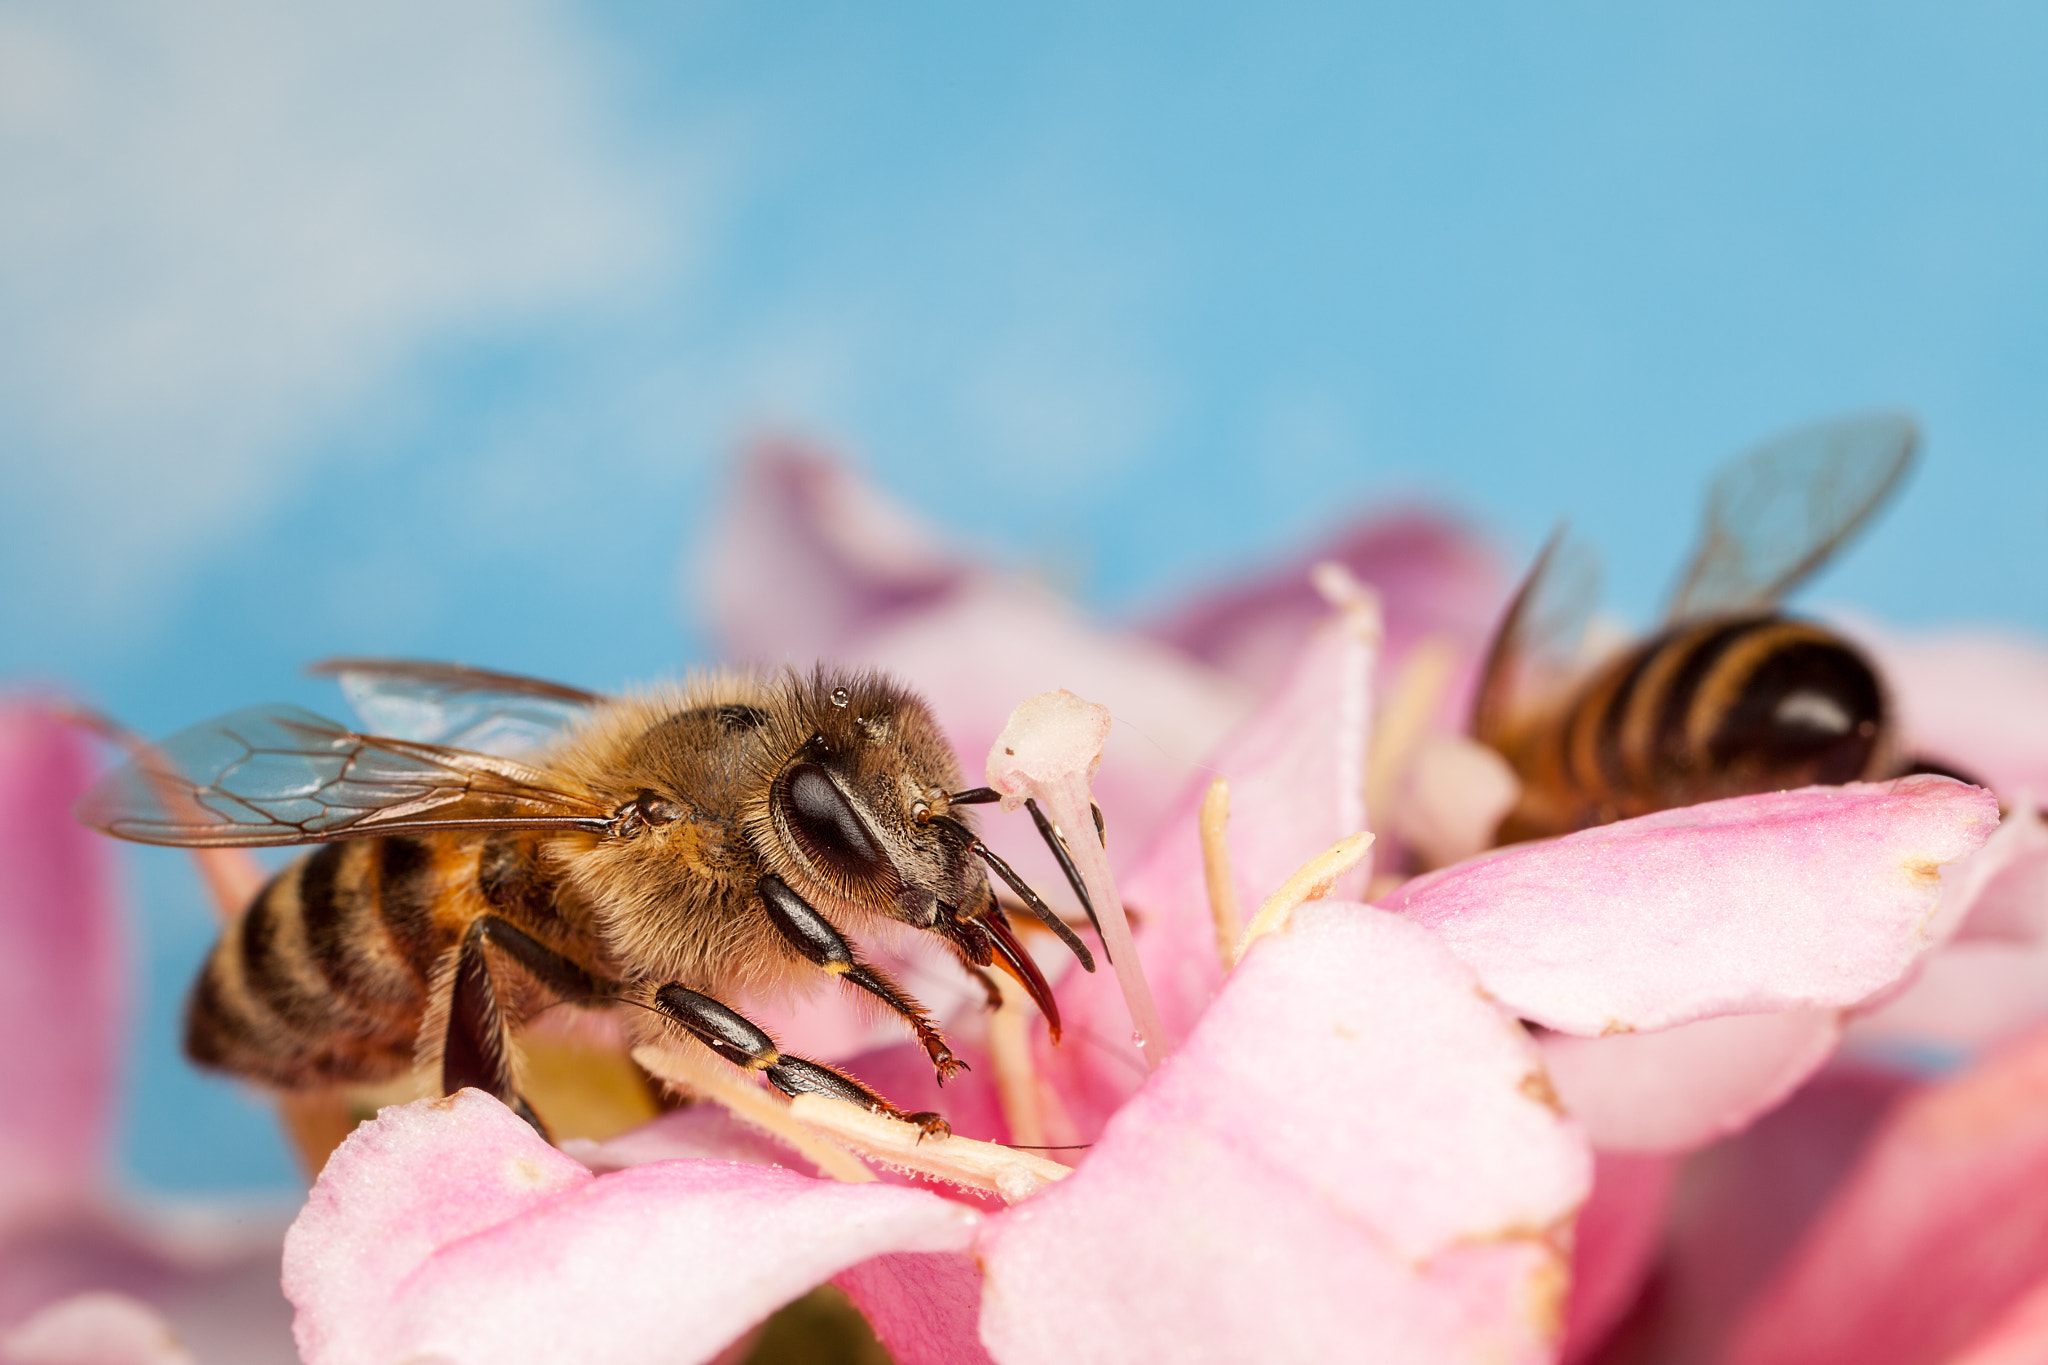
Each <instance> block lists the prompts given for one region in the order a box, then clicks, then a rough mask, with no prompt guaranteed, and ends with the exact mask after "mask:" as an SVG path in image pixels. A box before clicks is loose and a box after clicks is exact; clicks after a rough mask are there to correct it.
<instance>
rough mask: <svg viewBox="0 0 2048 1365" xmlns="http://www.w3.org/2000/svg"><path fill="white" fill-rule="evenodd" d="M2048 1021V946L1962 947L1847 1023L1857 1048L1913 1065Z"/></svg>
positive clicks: (1946, 950)
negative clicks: (1902, 988) (1881, 1002)
mask: <svg viewBox="0 0 2048 1365" xmlns="http://www.w3.org/2000/svg"><path fill="white" fill-rule="evenodd" d="M2044 1022H2048V943H2033V944H2014V943H2000V942H1988V941H1985V942H1963V943H1950V944H1947V945H1945V946H1944V947H1943V948H1942V950H1941V951H1940V952H1938V953H1934V954H1932V955H1930V956H1929V957H1928V958H1927V959H1926V960H1925V961H1924V962H1922V963H1921V964H1920V968H1919V971H1918V973H1917V974H1916V975H1915V976H1914V977H1913V979H1912V981H1911V983H1910V984H1908V985H1907V986H1906V988H1905V989H1904V990H1902V991H1900V992H1899V993H1898V994H1897V995H1894V996H1890V997H1888V998H1887V999H1886V1000H1885V1001H1884V1003H1883V1004H1882V1005H1880V1006H1879V1007H1878V1008H1876V1009H1874V1010H1872V1011H1871V1012H1870V1013H1868V1014H1857V1015H1855V1016H1853V1017H1852V1018H1851V1021H1850V1024H1849V1046H1850V1047H1851V1049H1853V1050H1855V1051H1858V1052H1862V1053H1869V1054H1874V1055H1877V1056H1890V1057H1899V1056H1901V1055H1903V1056H1904V1058H1905V1059H1906V1060H1907V1061H1908V1062H1914V1061H1922V1062H1924V1061H1928V1060H1932V1061H1934V1062H1936V1063H1939V1064H1947V1063H1951V1062H1953V1061H1955V1060H1956V1059H1957V1058H1958V1057H1959V1056H1966V1055H1968V1054H1970V1053H1973V1052H1976V1051H1977V1050H1978V1049H1980V1048H1984V1047H1989V1046H1991V1045H1993V1044H1995V1043H2001V1042H2004V1041H2006V1040H2007V1039H2010V1038H2016V1037H2018V1036H2020V1035H2021V1034H2024V1033H2028V1032H2031V1031H2032V1030H2033V1029H2034V1028H2035V1027H2036V1026H2038V1025H2040V1024H2042V1023H2044Z"/></svg>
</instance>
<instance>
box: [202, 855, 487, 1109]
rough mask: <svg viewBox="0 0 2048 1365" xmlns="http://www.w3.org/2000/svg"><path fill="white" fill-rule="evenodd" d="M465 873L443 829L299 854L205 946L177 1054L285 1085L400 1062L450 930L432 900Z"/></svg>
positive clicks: (355, 1076)
mask: <svg viewBox="0 0 2048 1365" xmlns="http://www.w3.org/2000/svg"><path fill="white" fill-rule="evenodd" d="M465 864H466V866H465ZM474 878H475V852H474V849H473V848H471V849H468V850H465V849H464V848H462V846H461V845H460V844H458V843H454V842H453V841H449V842H444V843H436V842H430V841H429V840H425V839H416V838H410V837H406V836H401V835H393V836H387V837H384V838H380V839H363V840H356V841H351V842H346V843H335V844H328V845H326V846H324V847H322V848H320V849H318V850H317V851H315V852H314V853H312V854H310V855H308V856H307V857H305V858H301V859H300V860H299V861H297V862H295V863H293V864H292V865H291V866H289V867H287V868H285V869H284V870H283V871H282V872H280V873H279V874H278V875H277V876H276V877H275V878H273V879H272V880H271V881H270V883H269V884H268V885H267V886H265V887H264V888H263V890H262V891H261V892H259V893H258V894H257V896H256V898H255V900H254V901H252V902H251V903H250V905H249V907H248V908H247V909H246V910H244V911H243V912H242V914H241V915H240V916H239V917H238V919H237V920H236V921H235V922H234V923H233V924H231V925H230V926H229V927H228V930H227V932H226V933H224V934H223V935H222V936H221V939H220V942H219V943H218V944H217V945H215V947H214V951H213V955H212V957H211V958H210V959H209V960H208V962H207V964H206V969H205V970H204V972H202V973H201V975H200V978H199V981H198V983H197V985H196V986H195V988H194V990H193V993H192V998H191V1001H190V1004H189V1006H188V1008H187V1011H186V1020H185V1050H186V1052H187V1054H188V1055H190V1056H191V1058H192V1059H193V1060H194V1061H196V1062H198V1063H200V1064H201V1065H204V1066H210V1067H217V1068H220V1069H222V1070H226V1071H232V1072H234V1073H236V1074H238V1075H242V1076H247V1077H249V1078H251V1079H254V1080H259V1081H263V1082H266V1083H268V1084H271V1085H277V1086H283V1087H303V1086H308V1085H319V1084H328V1083H338V1082H360V1081H373V1080H381V1079H385V1078H387V1077H390V1076H393V1075H397V1074H399V1073H401V1072H403V1071H405V1070H407V1069H409V1068H410V1067H411V1066H412V1063H413V1050H414V1046H415V1039H416V1037H417V1035H418V1032H419V1027H420V1021H421V1019H422V1017H423V1015H424V1013H425V1009H426V1003H427V997H428V991H429V984H430V982H431V981H432V979H433V974H434V969H435V965H436V964H437V963H438V962H439V961H440V960H441V958H442V957H443V956H444V955H445V954H446V953H447V952H448V951H449V949H450V948H452V947H453V946H454V944H455V942H456V939H457V937H458V936H459V933H460V925H459V924H458V923H452V922H449V921H448V920H447V919H446V918H445V916H444V915H442V914H437V907H440V906H442V904H443V901H444V896H445V889H446V888H448V887H449V886H450V884H451V882H455V883H458V884H459V883H463V882H467V883H468V884H469V885H474Z"/></svg>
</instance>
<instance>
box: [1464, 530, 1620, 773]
mask: <svg viewBox="0 0 2048 1365" xmlns="http://www.w3.org/2000/svg"><path fill="white" fill-rule="evenodd" d="M1599 600H1600V563H1599V560H1598V559H1597V558H1596V557H1595V556H1594V554H1593V552H1592V550H1591V548H1590V547H1588V546H1587V545H1585V544H1584V543H1583V542H1580V541H1575V540H1571V539H1568V538H1567V537H1566V535H1565V531H1564V528H1563V527H1562V526H1560V527H1559V528H1558V529H1557V530H1556V531H1554V532H1552V533H1551V536H1550V539H1549V540H1548V541H1547V542H1545V544H1544V546H1543V549H1542V550H1541V551H1539V552H1538V553H1537V555H1536V562H1535V563H1534V564H1532V565H1531V566H1530V567H1529V573H1528V576H1527V577H1525V578H1524V579H1523V580H1522V586H1521V587H1519V588H1517V589H1516V590H1515V595H1514V596H1513V597H1512V598H1510V599H1509V601H1508V609H1507V613H1506V615H1504V616H1503V617H1502V618H1501V623H1500V627H1499V629H1497V630H1495V631H1494V634H1493V644H1492V646H1491V647H1490V648H1489V649H1488V650H1487V654H1486V666H1485V667H1484V668H1483V669H1482V670H1481V671H1480V674H1479V687H1478V690H1477V691H1476V692H1474V694H1473V697H1472V736H1473V738H1475V739H1478V740H1481V741H1483V742H1487V743H1491V742H1494V741H1495V740H1497V739H1498V738H1499V737H1500V736H1501V735H1502V734H1503V733H1504V732H1505V731H1506V729H1507V728H1508V726H1509V724H1510V723H1511V721H1512V718H1513V716H1514V715H1515V714H1516V713H1517V712H1519V711H1520V710H1521V707H1522V704H1523V702H1524V701H1526V700H1528V699H1530V698H1532V697H1537V696H1540V695H1542V694H1544V693H1546V692H1548V691H1550V690H1552V689H1554V688H1555V687H1557V686H1559V685H1561V684H1562V683H1564V682H1565V681H1566V680H1568V679H1569V678H1571V677H1572V676H1573V675H1574V674H1576V673H1577V672H1578V664H1579V653H1580V644H1581V642H1582V641H1583V640H1584V639H1585V635H1586V626H1587V624H1588V623H1589V622H1590V621H1591V620H1592V618H1593V609H1594V607H1595V606H1596V605H1597V604H1598V602H1599Z"/></svg>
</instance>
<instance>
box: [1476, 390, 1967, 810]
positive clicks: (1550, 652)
mask: <svg viewBox="0 0 2048 1365" xmlns="http://www.w3.org/2000/svg"><path fill="white" fill-rule="evenodd" d="M1917 445H1918V434H1917V432H1916V430H1915V428H1914V426H1913V423H1912V422H1911V421H1910V420H1908V419H1906V418H1904V417H1899V416H1890V415H1877V416H1868V417H1860V418H1852V419H1848V420H1844V421H1839V422H1834V423H1830V424H1826V425H1822V426H1816V427H1810V428H1807V429H1804V430H1801V431H1796V432H1793V433H1791V434H1789V435H1787V436H1784V437H1781V438H1779V439H1777V440H1775V441H1772V442H1770V443H1768V444H1766V445H1764V446H1762V447H1759V448H1758V449H1756V450H1754V451H1752V452H1750V453H1749V454H1747V455H1745V456H1743V457H1742V458H1740V459H1738V460H1736V461H1735V462H1734V463H1732V464H1730V465H1729V466H1728V467H1727V468H1726V469H1725V470H1723V471H1722V473H1721V474H1720V476H1719V477H1718V479H1717V480H1716V482H1715V484H1714V486H1713V489H1712V491H1711V493H1710V495H1709V497H1708V501H1707V508H1706V516H1705V524H1704V526H1703V528H1702V532H1701V537H1700V542H1699V544H1698V546H1697V547H1696V548H1695V550H1694V552H1693V554H1692V555H1691V557H1690V559H1689V560H1688V562H1687V565H1686V568H1685V570H1684V572H1683V574H1682V575H1681V577H1680V580H1679V584H1678V587H1677V589H1676V590H1675V591H1674V593H1673V594H1672V599H1671V604H1670V607H1669V609H1668V611H1667V613H1666V616H1665V621H1664V624H1663V626H1662V627H1661V628H1660V629H1659V630H1657V631H1656V632H1655V633H1654V634H1652V635H1651V636H1650V637H1649V638H1647V639H1644V640H1641V641H1638V642H1636V643H1635V644H1633V645H1630V646H1627V647H1625V648H1622V649H1620V650H1618V651H1615V652H1614V653H1612V654H1610V655H1609V656H1608V657H1607V658H1605V659H1604V660H1603V661H1601V662H1599V663H1597V664H1595V665H1593V666H1592V667H1591V669H1590V670H1587V669H1585V668H1581V667H1576V666H1574V665H1573V664H1572V663H1571V662H1569V661H1568V659H1567V656H1568V655H1569V654H1570V652H1571V646H1572V645H1574V644H1575V643H1576V640H1577V635H1578V633H1579V632H1578V631H1577V630H1576V629H1575V627H1580V626H1582V625H1583V622H1584V609H1585V608H1586V607H1589V606H1590V594H1589V593H1588V592H1586V591H1584V586H1583V582H1582V581H1581V583H1580V584H1579V585H1578V590H1576V591H1575V589H1574V577H1575V575H1574V572H1573V567H1574V566H1573V563H1572V559H1571V556H1570V554H1569V553H1567V552H1564V551H1562V550H1561V547H1560V545H1559V543H1558V542H1557V541H1555V540H1553V542H1552V543H1551V545H1550V546H1549V547H1548V548H1546V549H1545V551H1544V552H1543V554H1542V555H1541V556H1540V557H1539V558H1538V560H1537V563H1536V566H1535V568H1534V569H1532V570H1531V572H1530V575H1529V577H1528V579H1527V580H1525V581H1524V583H1523V585H1522V587H1521V589H1520V590H1519V591H1518V592H1517V594H1516V596H1515V598H1514V600H1513V601H1512V603H1511V604H1510V606H1509V609H1508V612H1507V616H1506V618H1505V620H1504V621H1503V623H1502V625H1501V627H1500V629H1499V631H1498V632H1497V634H1496V636H1495V638H1494V642H1493V646H1492V649H1491V651H1490V653H1489V657H1488V659H1487V662H1486V665H1485V669H1484V672H1483V674H1482V676H1481V680H1480V684H1479V688H1478V691H1477V693H1476V696H1475V700H1474V704H1473V711H1472V721H1471V731H1472V735H1473V738H1475V739H1477V740H1479V741H1480V742H1481V743H1484V744H1486V745H1488V746H1490V747H1492V748H1493V749H1495V750H1497V751H1498V752H1499V753H1500V754H1501V755H1502V756H1503V757H1504V758H1506V759H1507V760H1508V763H1509V765H1510V766H1511V767H1512V768H1513V769H1514V771H1515V774H1516V776H1517V777H1518V778H1519V779H1520V782H1521V793H1520V796H1519V799H1518V800H1517V802H1516V804H1515V805H1514V807H1513V808H1512V809H1511V810H1509V812H1508V813H1507V815H1506V816H1505V817H1504V818H1503V819H1502V821H1501V823H1500V827H1499V829H1498V831H1497V834H1496V836H1495V837H1496V842H1499V843H1514V842H1518V841H1521V840H1525V839H1536V838H1545V837H1549V836H1552V835H1558V834H1565V833H1569V832H1571V831H1573V830H1578V829H1584V828H1587V827H1589V826H1592V825H1598V824H1605V823H1608V822H1610V821H1614V820H1620V819H1626V818H1629V817H1631V816H1638V815H1645V814H1648V813H1650V812H1652V811H1657V810H1664V809H1667V808H1669V807H1673V806H1684V805H1692V804H1695V803H1697V802H1701V801H1710V800H1714V799H1717V798H1720V797H1728V796H1739V795H1746V794H1751V793H1757V792H1765V791H1774V790H1780V789H1783V788H1789V787H1799V786H1806V785H1809V784H1813V783H1826V784H1834V783H1843V782H1854V781H1861V780H1870V779H1875V778H1883V777H1889V776H1893V775H1895V774H1897V773H1899V772H1901V771H1905V770H1907V769H1908V768H1909V767H1919V768H1922V769H1927V770H1933V771H1945V770H1943V769H1940V768H1939V767H1938V766H1936V765H1931V764H1910V763H1909V762H1908V761H1907V760H1905V759H1903V758H1902V756H1901V755H1900V753H1899V752H1898V743H1897V739H1896V735H1895V726H1894V722H1893V719H1892V715H1891V705H1890V701H1889V699H1888V697H1887V696H1886V692H1885V687H1884V683H1883V680H1882V679H1881V678H1880V677H1879V675H1878V673H1877V670H1876V669H1875V668H1873V667H1872V666H1871V664H1870V661H1869V660H1868V659H1867V658H1865V657H1864V655H1863V653H1862V651H1860V650H1858V649H1857V648H1856V646H1855V645H1853V644H1851V643H1850V642H1849V641H1848V640H1846V639H1844V638H1843V637H1842V636H1841V635H1840V634H1838V633H1837V632H1835V631H1833V630H1830V629H1828V628H1827V627H1825V626H1822V625H1818V624H1815V623H1813V622H1810V621H1802V620H1798V619H1795V618H1792V617H1789V616H1786V615H1783V614H1782V613H1780V612H1779V610H1778V603H1779V602H1780V600H1781V599H1782V598H1783V597H1784V596H1785V595H1786V594H1787V593H1789V592H1790V591H1791V590H1792V589H1793V588H1794V587H1796V586H1798V585H1799V584H1800V583H1802V582H1803V581H1805V579H1806V578H1807V577H1808V576H1809V575H1810V574H1812V573H1813V572H1814V571H1815V570H1816V569H1818V568H1819V567H1820V566H1821V565H1822V564H1824V563H1825V562H1827V560H1828V559H1829V558H1830V557H1831V556H1832V555H1833V554H1834V553H1835V551H1836V550H1837V549H1839V548H1840V547H1841V545H1842V544H1843V543H1844V542H1845V541H1847V540H1848V539H1849V538H1850V537H1851V536H1853V535H1854V534H1855V533H1856V532H1857V531H1858V530H1859V529H1860V528H1861V527H1862V526H1863V525H1864V524H1865V523H1866V522H1867V521H1868V519H1869V518H1870V516H1871V515H1872V514H1873V513H1874V512H1875V511H1876V510H1877V509H1878V507H1879V506H1881V505H1882V504H1883V502H1884V501H1885V499H1886V498H1887V497H1888V496H1889V495H1890V494H1891V492H1892V491H1893V489H1895V488H1896V487H1897V486H1898V484H1899V482H1900V480H1901V479H1902V478H1903V477H1904V475H1905V473H1906V471H1907V469H1908V467H1909V466H1910V465H1911V463H1912V460H1913V455H1914V451H1915V449H1916V447H1917Z"/></svg>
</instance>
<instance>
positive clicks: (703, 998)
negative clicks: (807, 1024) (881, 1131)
mask: <svg viewBox="0 0 2048 1365" xmlns="http://www.w3.org/2000/svg"><path fill="white" fill-rule="evenodd" d="M654 1008H655V1009H656V1010H657V1011H659V1012H660V1013H661V1014H662V1015H664V1016H665V1017H667V1018H668V1019H671V1020H673V1021H674V1022H675V1023H677V1024H680V1025H681V1026H682V1027H683V1028H684V1030H686V1031H687V1032H688V1033H689V1034H690V1036H691V1037H693V1038H695V1039H696V1040H697V1041H698V1042H700V1043H702V1044H703V1045H704V1046H705V1047H708V1048H710V1049H711V1050H712V1051H713V1052H715V1053H717V1054H718V1055H719V1056H720V1057H721V1058H723V1059H724V1060H726V1061H728V1062H731V1063H732V1064H733V1065H734V1066H740V1067H745V1068H746V1069H747V1070H749V1071H758V1072H760V1073H761V1074H762V1075H764V1076H766V1077H767V1078H768V1080H769V1081H770V1082H771V1083H772V1084H773V1085H774V1086H775V1088H776V1089H777V1090H780V1091H781V1092H782V1093H783V1094H785V1095H788V1096H790V1097H792V1098H794V1097H795V1096H798V1095H829V1096H831V1097H832V1098H833V1099H835V1100H844V1101H846V1102H847V1103H848V1104H857V1105H859V1106H860V1107H861V1108H863V1109H866V1110H868V1111H869V1112H870V1113H875V1114H886V1115H887V1116H888V1117H890V1118H893V1119H902V1120H903V1121H904V1122H906V1123H914V1124H916V1125H917V1126H918V1127H919V1128H921V1129H923V1130H924V1135H925V1136H926V1137H944V1136H945V1135H946V1134H947V1133H949V1132H951V1131H952V1129H951V1128H950V1127H949V1126H948V1125H947V1123H946V1121H945V1119H943V1118H941V1117H940V1116H939V1115H937V1114H934V1113H931V1112H929V1111H920V1112H918V1113H914V1114H911V1113H905V1112H904V1111H903V1110H901V1109H898V1108H897V1107H896V1106H895V1105H893V1104H891V1103H889V1101H887V1100H885V1099H883V1098H882V1097H881V1096H880V1095H878V1094H876V1093H875V1092H874V1091H872V1090H870V1089H868V1088H867V1087H866V1086H864V1085H862V1084H861V1083H860V1082H859V1081H857V1080H855V1079H853V1077H851V1076H848V1075H846V1074H845V1073H843V1072H840V1071H835V1070H833V1069H832V1068H831V1067H829V1066H826V1065H824V1064H823V1063H822V1062H814V1061H811V1060H809V1059H808V1058H804V1057H792V1056H790V1055H789V1054H787V1053H785V1052H783V1051H781V1050H780V1049H778V1048H777V1047H776V1046H775V1040H774V1039H773V1038H770V1037H769V1036H768V1034H767V1031H766V1030H764V1029H763V1028H761V1026H760V1025H758V1024H756V1023H754V1022H753V1021H752V1020H750V1019H748V1018H747V1017H746V1016H745V1015H743V1014H741V1013H740V1012H739V1011H737V1010H735V1009H732V1008H731V1007H729V1006H727V1005H722V1004H720V1003H719V1002H718V1001H716V1000H713V999H712V998H711V997H710V996H708V995H704V994H702V993H700V992H698V991H693V990H691V989H690V988H689V987H687V986H683V985H679V984H677V983H675V982H670V983H669V984H668V985H666V986H663V987H662V988H661V989H659V990H657V991H656V992H655V993H654Z"/></svg>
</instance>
